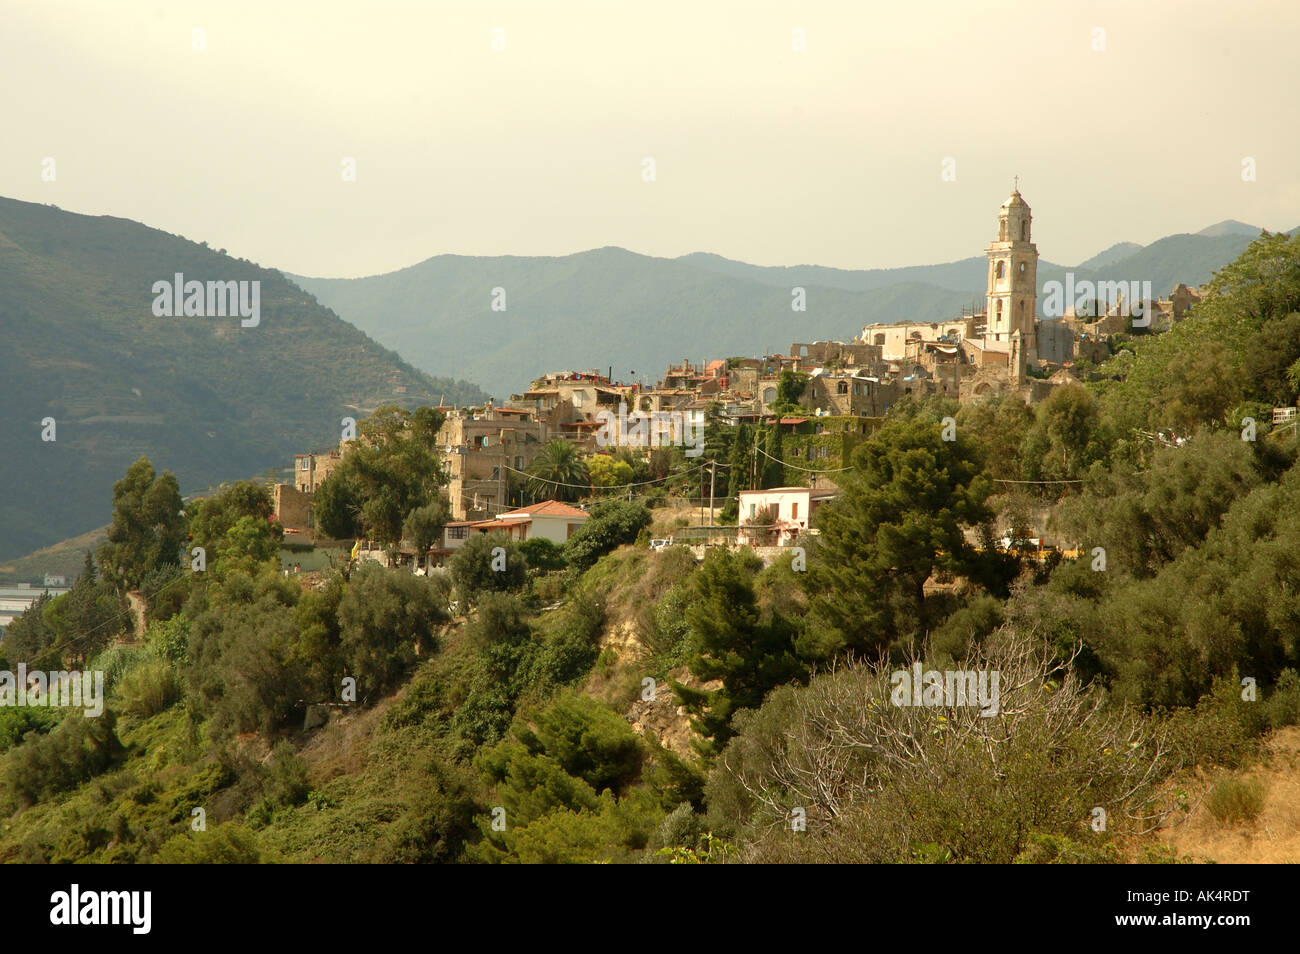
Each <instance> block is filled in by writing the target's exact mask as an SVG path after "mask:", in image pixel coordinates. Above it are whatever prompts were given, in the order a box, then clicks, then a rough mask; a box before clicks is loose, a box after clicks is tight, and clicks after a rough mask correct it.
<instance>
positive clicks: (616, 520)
mask: <svg viewBox="0 0 1300 954" xmlns="http://www.w3.org/2000/svg"><path fill="white" fill-rule="evenodd" d="M588 512H589V513H590V514H591V516H590V517H589V518H588V519H587V522H586V523H584V524H583V525H582V526H580V527H579V528H578V529H577V530H575V531H574V532H573V536H571V537H569V539H568V540H566V541H565V544H564V556H565V559H567V560H568V561H569V564H570V565H571V566H575V567H577V568H578V569H580V570H586V569H588V568H589V567H591V566H593V565H594V564H595V562H596V561H597V560H599V559H600V558H601V557H602V556H604V555H605V554H606V553H609V552H610V551H611V550H613V549H614V548H616V547H619V546H622V545H623V544H625V543H633V542H635V541H636V538H637V536H638V535H639V534H640V533H641V531H642V530H644V529H645V528H646V527H648V526H650V521H651V519H652V518H651V516H650V511H649V510H647V509H646V508H645V507H644V506H643V505H641V504H639V503H632V502H630V501H626V500H604V501H601V502H600V503H597V504H593V505H592V507H591V509H590V511H588Z"/></svg>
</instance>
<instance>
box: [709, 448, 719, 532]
mask: <svg viewBox="0 0 1300 954" xmlns="http://www.w3.org/2000/svg"><path fill="white" fill-rule="evenodd" d="M717 476H718V462H717V461H716V460H711V461H709V528H710V530H712V528H713V481H714V480H715V479H716V478H717ZM710 536H712V533H710Z"/></svg>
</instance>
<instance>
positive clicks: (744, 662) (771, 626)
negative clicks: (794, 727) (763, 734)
mask: <svg viewBox="0 0 1300 954" xmlns="http://www.w3.org/2000/svg"><path fill="white" fill-rule="evenodd" d="M759 566H760V564H759V561H758V560H757V558H755V557H754V556H753V555H752V554H748V553H745V552H743V551H735V552H733V551H731V550H725V549H712V550H710V551H709V552H708V554H707V555H706V556H705V558H704V564H703V565H702V566H701V567H700V571H699V573H698V574H696V576H695V581H694V593H693V599H692V601H691V603H690V604H689V606H688V608H687V610H686V621H687V623H688V625H689V626H690V640H691V646H692V648H693V650H694V653H693V655H692V657H691V660H690V663H689V666H690V670H691V674H692V675H694V676H695V677H696V678H697V679H698V680H699V681H700V682H708V681H709V680H712V679H721V680H722V688H720V689H716V690H713V691H704V690H699V689H691V688H689V687H687V686H684V685H682V684H680V683H677V682H674V683H672V687H673V692H674V693H676V694H677V695H678V697H679V698H681V699H682V700H683V702H684V703H685V705H686V708H687V710H688V711H690V712H691V713H692V714H693V715H694V716H695V718H694V720H693V721H692V726H693V727H694V729H695V731H696V732H698V733H699V734H700V735H701V736H703V737H704V738H705V739H707V740H709V741H708V742H707V743H705V744H704V745H703V746H702V747H701V750H702V751H703V752H704V753H705V754H708V755H712V754H716V753H717V752H718V751H720V749H721V747H722V746H723V745H725V744H726V742H727V740H728V739H729V738H730V737H731V720H732V717H733V716H734V714H735V713H736V711H737V710H739V709H752V708H757V707H758V706H759V705H761V704H762V702H763V697H764V696H765V695H766V694H767V692H768V691H769V690H771V689H772V688H774V687H775V686H779V685H783V684H784V683H787V682H792V681H794V682H801V681H803V680H805V679H806V678H807V669H806V668H805V667H804V665H803V664H802V663H801V662H800V661H799V660H798V659H796V658H795V654H794V630H793V627H791V626H790V625H789V623H788V622H787V621H786V620H785V619H783V618H782V617H780V616H779V615H776V614H772V615H771V616H770V617H769V618H768V619H766V620H765V619H763V614H762V613H761V612H760V610H759V606H758V600H757V597H756V595H755V593H754V575H755V573H756V572H757V570H758V568H759Z"/></svg>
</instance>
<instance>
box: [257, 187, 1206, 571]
mask: <svg viewBox="0 0 1300 954" xmlns="http://www.w3.org/2000/svg"><path fill="white" fill-rule="evenodd" d="M1032 237H1033V215H1032V210H1031V209H1030V207H1029V205H1028V203H1026V202H1025V200H1024V198H1023V196H1021V194H1020V192H1019V190H1018V189H1016V190H1014V191H1013V192H1012V193H1011V195H1010V196H1009V197H1008V198H1007V200H1006V201H1005V202H1003V203H1002V205H1001V207H1000V208H999V209H998V213H997V223H996V231H995V235H994V239H993V240H992V241H991V242H990V243H989V245H988V247H987V248H986V250H985V251H986V255H987V258H988V279H987V291H986V296H985V301H984V308H983V309H982V310H975V309H967V313H964V314H962V315H961V316H959V317H957V318H954V319H952V320H949V321H941V322H912V321H900V322H896V323H890V324H878V323H877V324H870V325H867V326H865V327H863V329H862V331H861V334H860V335H859V336H858V337H857V338H855V339H854V340H852V341H848V342H843V341H813V342H794V343H792V344H791V345H790V347H789V349H788V352H787V353H785V354H769V355H764V356H762V357H759V358H753V357H727V358H717V359H713V360H707V361H700V362H692V361H691V360H689V359H685V358H684V359H683V360H682V362H681V363H680V364H679V365H673V366H670V367H669V368H667V369H666V370H665V371H664V373H663V375H662V376H661V377H660V378H659V379H658V380H657V381H656V382H655V383H654V384H649V383H646V382H644V381H643V382H641V383H635V382H633V383H626V382H623V381H619V380H612V379H611V373H612V369H611V370H610V371H608V372H601V371H600V370H598V369H592V370H587V371H580V372H575V371H554V372H548V373H546V374H543V375H542V376H540V377H538V378H536V379H535V380H534V381H532V383H531V385H530V386H529V388H528V389H527V390H526V391H524V392H523V393H522V394H514V395H511V397H510V399H509V400H508V401H507V402H506V403H504V404H500V405H498V404H494V403H493V402H492V401H491V400H490V399H489V401H488V402H486V403H484V404H481V405H477V406H472V407H456V406H446V405H444V406H440V407H438V411H439V412H440V413H442V414H443V415H444V417H445V423H444V424H443V426H442V429H441V431H440V432H439V434H438V438H437V445H438V447H439V448H440V449H441V459H440V463H441V466H442V468H443V471H444V473H445V474H446V475H447V477H448V482H447V486H446V495H447V501H448V505H449V508H450V514H451V520H450V521H449V522H448V523H447V524H446V527H445V530H444V539H443V541H442V546H441V547H440V548H438V549H437V550H435V551H433V552H432V553H430V554H429V556H428V561H429V564H428V565H429V566H432V565H435V564H437V563H441V562H442V561H443V560H444V559H445V558H446V557H448V556H450V554H451V553H453V552H454V551H455V550H456V549H458V548H459V547H460V546H461V545H463V543H464V541H465V540H466V539H468V537H469V535H470V534H471V533H493V532H498V531H503V532H506V533H507V535H509V536H511V537H513V538H517V539H521V540H522V539H526V538H527V536H528V535H530V534H531V535H534V536H535V535H538V534H541V535H543V536H545V537H546V538H547V539H551V540H553V541H554V542H557V543H563V542H564V540H565V539H566V538H567V535H568V534H571V533H572V532H573V530H574V529H576V527H577V526H579V525H580V524H581V522H582V520H583V519H585V516H586V515H585V512H584V511H582V510H579V509H577V508H575V507H572V506H568V505H566V504H564V503H562V502H560V501H555V500H553V501H546V502H537V501H529V502H528V503H527V504H525V501H524V499H523V498H524V492H523V487H522V484H523V482H524V481H526V480H527V478H528V476H529V471H530V469H531V468H532V467H533V465H534V463H535V461H536V459H537V457H538V455H539V454H540V453H541V452H542V450H543V449H544V448H545V447H546V446H547V445H548V444H549V443H551V442H552V441H557V440H558V441H564V442H567V443H569V444H571V445H573V446H574V447H575V448H576V449H577V450H578V451H579V452H580V453H581V454H583V455H593V454H598V453H608V452H609V448H611V447H614V448H617V447H630V448H636V449H637V450H638V452H639V453H641V454H643V455H644V454H649V453H650V451H651V450H653V449H654V448H658V447H668V446H672V445H678V446H681V445H684V444H693V443H695V442H697V441H699V440H702V437H703V434H704V432H705V428H706V427H707V426H708V424H709V423H710V421H716V422H717V423H719V424H721V425H723V426H727V427H732V428H735V427H739V426H740V425H742V424H747V425H751V426H754V427H765V428H775V429H778V430H780V431H781V432H782V433H783V435H784V437H785V439H784V441H783V445H782V446H783V448H784V454H783V457H784V460H783V463H784V464H785V465H786V475H787V477H799V478H800V479H799V484H800V485H801V486H789V487H780V488H770V487H768V488H763V489H761V490H760V489H757V488H755V489H751V490H747V491H744V495H745V496H744V498H743V499H742V500H739V501H737V503H738V505H739V506H738V509H739V512H740V514H741V515H742V518H749V517H754V516H755V515H757V514H759V513H760V512H762V511H765V510H769V508H770V513H771V514H772V517H771V520H770V522H769V523H768V524H767V525H766V526H765V527H764V531H765V532H758V531H756V530H755V531H750V530H746V529H745V528H744V527H740V526H737V527H734V528H733V529H732V531H731V532H730V533H727V532H723V531H721V530H720V528H717V527H715V526H714V524H713V519H712V515H710V517H709V518H705V517H704V515H703V513H702V512H701V513H699V515H698V519H697V520H695V521H693V522H695V523H697V524H701V525H703V527H702V530H695V531H691V532H688V533H687V534H686V535H685V537H686V539H690V540H692V541H694V542H697V543H703V542H709V541H714V542H730V543H746V544H750V545H760V544H764V543H771V544H774V545H777V546H788V545H791V544H792V543H793V542H794V540H795V539H796V538H797V536H798V534H799V532H800V531H803V530H808V529H810V528H811V527H812V521H811V516H812V512H813V511H814V510H815V509H816V508H817V506H818V505H819V504H820V503H822V502H824V501H825V500H828V499H831V498H832V497H833V496H834V494H835V491H836V484H835V479H834V475H835V473H836V471H837V470H838V469H840V468H842V467H843V466H844V465H846V464H847V463H848V459H849V455H850V452H851V451H852V449H853V447H854V446H856V444H857V443H859V442H860V441H861V440H863V439H865V438H866V437H867V436H869V435H870V434H871V433H873V432H874V431H875V430H876V429H877V428H878V427H879V425H880V423H881V422H882V421H883V420H884V419H885V415H886V414H887V412H888V411H889V408H890V407H891V406H892V405H894V404H896V403H897V402H899V401H900V400H902V399H904V398H910V399H912V400H915V401H923V400H925V399H927V398H929V397H934V396H941V397H945V398H951V399H953V400H956V401H957V402H958V403H959V404H961V405H970V404H973V403H975V402H978V401H982V400H984V399H986V398H989V397H993V396H997V395H1001V394H1008V393H1010V394H1015V395H1017V396H1018V397H1020V398H1021V399H1022V400H1023V401H1024V402H1025V403H1026V404H1027V405H1034V404H1038V403H1040V402H1042V401H1044V400H1046V398H1047V397H1048V396H1049V395H1050V394H1051V393H1052V392H1053V390H1054V389H1056V388H1059V387H1061V386H1062V385H1068V384H1079V383H1081V382H1084V381H1087V380H1090V379H1093V378H1095V377H1096V374H1095V372H1094V371H1093V370H1092V369H1093V368H1095V367H1096V366H1097V365H1098V364H1100V363H1101V362H1103V361H1105V360H1106V359H1107V358H1109V357H1110V356H1111V355H1112V354H1113V350H1114V348H1113V345H1114V342H1115V341H1116V340H1117V337H1119V336H1127V335H1130V334H1133V333H1138V334H1159V333H1162V332H1165V331H1168V330H1169V329H1170V328H1171V327H1173V326H1174V324H1176V323H1178V322H1181V321H1183V320H1184V319H1186V318H1187V316H1188V315H1189V314H1190V312H1191V309H1192V308H1193V306H1194V305H1195V304H1196V303H1198V302H1199V301H1201V299H1202V297H1203V295H1204V294H1205V289H1204V287H1199V288H1189V287H1188V286H1187V285H1185V284H1179V285H1177V286H1176V287H1175V288H1174V289H1173V290H1172V291H1171V293H1170V294H1169V295H1168V296H1167V297H1165V298H1160V299H1155V300H1152V301H1150V302H1146V303H1143V302H1140V301H1138V302H1135V301H1134V300H1133V297H1134V296H1131V295H1130V294H1129V293H1128V290H1129V288H1130V286H1132V287H1133V288H1134V289H1135V290H1136V288H1137V286H1138V283H1137V282H1129V281H1125V280H1118V281H1116V282H1113V283H1106V282H1098V283H1096V286H1094V285H1093V284H1092V283H1087V287H1086V288H1084V286H1083V284H1081V285H1080V293H1079V294H1078V295H1075V294H1068V295H1067V296H1066V298H1067V299H1068V301H1067V302H1066V303H1065V305H1064V307H1063V309H1062V314H1061V315H1060V316H1059V317H1050V318H1043V317H1039V315H1038V312H1039V309H1038V307H1037V298H1038V295H1037V287H1036V274H1037V271H1036V269H1037V261H1038V249H1037V246H1036V245H1035V244H1034V243H1033V241H1032ZM1107 285H1109V287H1106V286H1107ZM1069 291H1070V292H1074V291H1075V289H1074V288H1073V287H1071V288H1070V289H1069ZM1144 309H1145V311H1144ZM1135 319H1136V320H1135ZM783 379H784V380H787V381H790V380H793V381H796V382H798V385H797V386H801V388H802V389H801V390H800V391H799V393H798V396H797V398H796V402H795V403H797V408H790V407H785V408H784V409H778V403H779V401H780V399H781V388H782V381H783ZM638 420H639V422H640V426H641V431H642V433H640V434H638V433H636V427H637V424H638ZM355 446H356V445H355V443H354V441H352V440H347V439H344V440H340V441H339V444H338V446H337V447H334V448H329V449H327V450H321V451H313V452H304V453H299V454H297V455H295V457H294V464H293V472H294V481H293V483H292V484H288V483H281V484H278V485H277V486H276V487H275V489H274V494H275V507H276V511H275V512H276V515H277V519H278V520H279V521H280V522H281V523H282V524H283V526H284V527H285V528H286V530H287V532H289V534H290V535H291V537H293V538H294V539H297V540H299V541H302V542H304V543H305V542H311V541H314V540H315V539H316V538H317V536H318V532H317V527H316V526H315V521H314V518H313V512H312V503H311V501H312V496H313V495H314V494H315V492H316V491H317V490H318V489H319V488H320V486H321V485H322V484H323V483H324V482H325V480H326V479H328V477H329V476H330V474H332V473H333V472H334V470H335V469H336V467H337V466H338V465H339V463H340V462H341V461H342V460H343V459H344V458H345V457H346V456H347V454H348V453H349V451H350V450H351V449H352V448H353V447H355ZM695 452H696V453H698V449H696V451H695ZM760 452H761V449H755V450H754V452H753V454H752V456H753V458H754V459H755V461H756V462H757V460H758V457H759V454H760ZM689 453H690V452H688V455H689ZM752 482H753V483H758V481H757V480H754V481H752ZM592 489H593V490H595V489H597V488H595V487H593V488H592ZM632 489H633V488H629V493H630V492H631V490H632ZM643 489H644V488H642V487H637V488H635V490H636V491H637V493H641V492H642V491H643ZM699 496H700V497H704V496H705V492H703V490H702V492H701V493H700V495H699ZM708 496H709V497H710V498H712V499H710V500H709V501H708V504H707V505H708V506H710V508H711V506H712V504H714V503H716V504H717V506H718V507H721V506H722V505H723V503H724V501H723V499H721V498H722V497H725V496H726V495H725V492H723V493H722V494H719V493H713V494H708ZM701 503H702V504H703V501H701ZM544 508H545V509H544ZM710 513H711V511H710ZM561 515H563V517H564V519H563V520H560V519H557V518H558V517H560V516H561ZM401 551H402V553H403V554H404V555H405V557H406V558H407V559H410V558H411V557H413V556H414V551H413V550H412V549H411V548H410V547H409V546H404V547H402V548H401ZM360 552H361V553H363V554H364V555H366V556H367V557H370V558H374V559H378V560H381V561H385V562H386V561H387V559H388V557H387V556H385V554H384V548H382V547H377V546H374V545H373V544H371V543H370V542H368V541H363V542H362V543H361V544H360Z"/></svg>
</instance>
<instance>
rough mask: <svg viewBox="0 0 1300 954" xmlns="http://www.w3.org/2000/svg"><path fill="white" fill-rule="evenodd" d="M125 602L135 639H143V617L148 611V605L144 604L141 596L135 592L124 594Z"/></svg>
mask: <svg viewBox="0 0 1300 954" xmlns="http://www.w3.org/2000/svg"><path fill="white" fill-rule="evenodd" d="M126 602H127V605H128V606H129V607H130V608H131V624H132V626H131V628H132V630H133V631H134V632H135V638H136V639H143V638H144V631H145V619H144V617H145V613H146V612H148V610H149V605H148V604H147V603H145V601H144V597H143V596H141V595H140V594H139V593H135V592H129V593H127V594H126Z"/></svg>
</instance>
